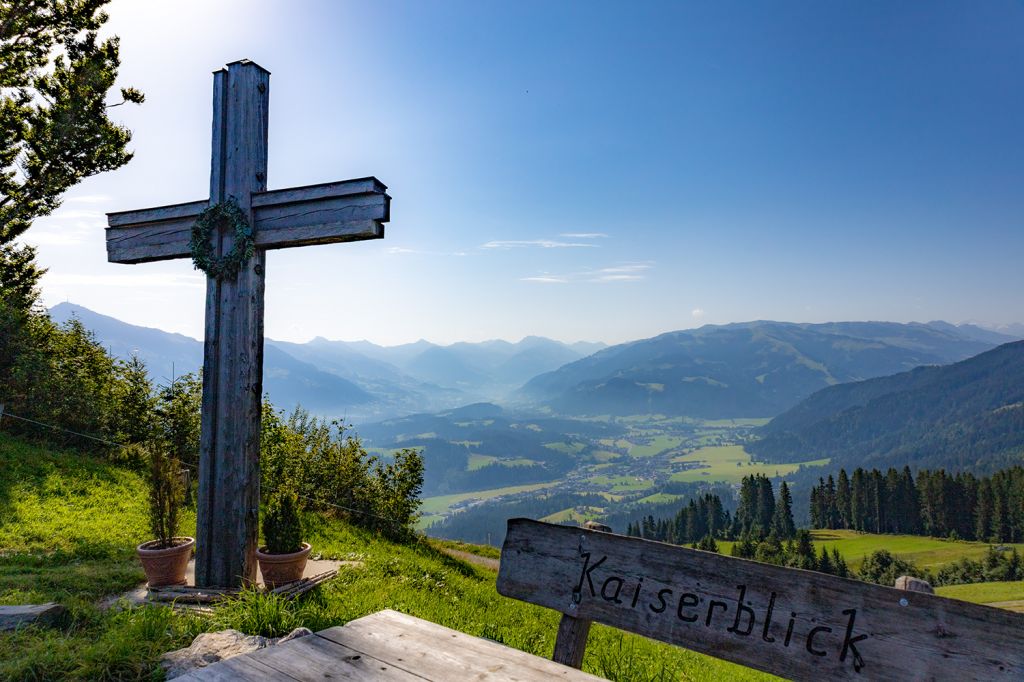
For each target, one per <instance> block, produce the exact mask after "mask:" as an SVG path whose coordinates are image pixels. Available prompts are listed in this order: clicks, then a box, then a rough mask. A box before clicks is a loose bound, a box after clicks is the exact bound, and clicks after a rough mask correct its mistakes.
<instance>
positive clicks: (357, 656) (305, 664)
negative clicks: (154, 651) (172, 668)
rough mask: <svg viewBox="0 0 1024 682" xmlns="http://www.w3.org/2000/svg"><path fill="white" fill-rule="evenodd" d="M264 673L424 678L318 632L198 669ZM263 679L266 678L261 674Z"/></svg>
mask: <svg viewBox="0 0 1024 682" xmlns="http://www.w3.org/2000/svg"><path fill="white" fill-rule="evenodd" d="M257 666H258V668H259V672H258V673H257V674H262V672H263V671H264V670H271V671H273V672H274V675H275V676H272V677H271V678H270V679H287V680H303V681H308V682H312V681H313V680H325V679H335V680H395V681H396V682H422V680H423V678H422V677H420V676H418V675H414V674H411V673H409V672H407V671H405V670H403V669H402V668H400V667H397V666H395V665H393V664H391V663H389V662H387V661H382V660H379V659H376V658H373V657H372V656H368V655H366V654H364V653H362V652H360V651H356V650H354V649H351V648H349V647H346V646H343V645H340V644H337V643H335V642H332V641H330V640H328V639H324V638H322V637H319V636H317V635H312V636H307V637H302V638H299V639H295V640H292V641H289V642H285V643H284V644H278V645H276V646H271V647H267V648H265V649H260V650H259V651H254V652H252V653H251V654H245V655H243V656H237V657H235V658H231V659H228V660H226V661H223V662H221V663H216V664H214V665H212V666H209V667H208V668H205V669H202V670H199V671H196V672H195V673H194V675H195V678H194V679H197V680H207V679H222V675H223V671H222V669H225V668H226V669H230V672H231V673H232V674H233V675H234V676H233V677H230V678H228V679H234V680H238V679H246V680H247V679H250V678H249V677H247V670H246V668H256V667H257ZM261 679H262V678H261Z"/></svg>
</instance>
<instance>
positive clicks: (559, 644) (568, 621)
mask: <svg viewBox="0 0 1024 682" xmlns="http://www.w3.org/2000/svg"><path fill="white" fill-rule="evenodd" d="M588 635H590V621H589V620H581V619H579V618H573V617H572V616H567V615H565V614H563V615H562V620H561V621H559V623H558V634H557V635H556V636H555V651H554V653H553V654H551V660H553V661H555V662H556V663H561V664H562V665H568V666H571V667H573V668H579V667H581V666H582V665H583V654H585V653H586V651H587V636H588Z"/></svg>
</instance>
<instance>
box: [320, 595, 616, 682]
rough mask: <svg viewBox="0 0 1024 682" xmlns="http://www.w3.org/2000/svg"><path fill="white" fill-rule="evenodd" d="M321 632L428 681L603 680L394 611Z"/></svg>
mask: <svg viewBox="0 0 1024 682" xmlns="http://www.w3.org/2000/svg"><path fill="white" fill-rule="evenodd" d="M317 634H318V635H319V636H321V637H324V638H326V639H330V640H331V641H333V642H336V643H338V644H342V645H345V646H347V647H349V648H351V649H355V650H356V651H360V652H362V653H364V654H367V655H370V656H373V657H374V658H376V659H378V660H382V661H387V662H389V663H391V664H392V665H395V666H398V667H401V668H403V669H404V670H406V671H409V672H411V673H414V674H416V675H419V676H420V677H424V678H426V679H428V680H439V681H440V680H445V681H447V680H456V679H458V680H492V681H494V682H499V681H503V680H522V681H523V682H534V681H535V682H541V681H544V682H547V681H549V680H571V681H573V682H576V681H579V682H584V681H590V682H596V681H597V680H599V679H601V678H598V677H594V676H593V675H590V674H587V673H584V672H581V671H579V670H576V669H574V668H570V667H568V666H564V665H560V664H558V663H555V662H554V661H549V660H547V659H545V658H540V657H539V656H534V655H532V654H528V653H525V652H523V651H519V650H518V649H512V648H511V647H507V646H505V645H503V644H498V643H497V642H492V641H490V640H486V639H480V638H479V637H472V636H470V635H467V634H465V633H462V632H458V631H456V630H451V629H449V628H446V627H442V626H440V625H436V624H434V623H430V622H427V621H425V620H421V619H419V618H414V617H413V616H408V615H406V614H403V613H398V612H396V611H380V612H378V613H374V614H372V615H369V616H365V617H364V618H359V619H358V620H354V621H352V622H350V623H348V624H347V625H345V626H344V627H335V628H329V629H327V630H323V631H322V632H319V633H317Z"/></svg>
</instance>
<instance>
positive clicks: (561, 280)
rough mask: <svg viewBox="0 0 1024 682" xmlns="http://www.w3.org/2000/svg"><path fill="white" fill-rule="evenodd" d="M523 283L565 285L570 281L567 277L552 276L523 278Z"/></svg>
mask: <svg viewBox="0 0 1024 682" xmlns="http://www.w3.org/2000/svg"><path fill="white" fill-rule="evenodd" d="M520 281H522V282H537V283H538V284H565V283H567V282H568V281H569V280H568V279H566V278H565V277H558V276H551V275H538V276H536V277H522V278H521V279H520Z"/></svg>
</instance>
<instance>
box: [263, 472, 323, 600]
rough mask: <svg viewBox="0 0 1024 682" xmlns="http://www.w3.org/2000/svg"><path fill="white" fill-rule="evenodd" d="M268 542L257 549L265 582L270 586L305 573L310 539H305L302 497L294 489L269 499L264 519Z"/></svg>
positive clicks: (266, 540) (287, 581) (281, 492)
mask: <svg viewBox="0 0 1024 682" xmlns="http://www.w3.org/2000/svg"><path fill="white" fill-rule="evenodd" d="M260 525H261V527H262V530H263V541H264V543H265V544H264V545H263V546H262V547H260V548H259V550H257V552H256V557H257V558H258V559H259V562H260V572H261V573H262V574H263V582H264V584H266V586H267V587H269V588H274V587H276V586H277V585H282V584H284V583H289V582H292V581H295V580H298V579H300V578H301V577H302V573H303V571H304V570H305V568H306V559H307V558H308V557H309V551H310V546H309V543H306V542H303V541H302V535H303V529H302V519H301V517H300V516H299V502H298V497H297V495H296V494H295V492H294V491H292V490H280V491H278V492H275V493H274V494H272V495H271V496H270V499H268V500H267V506H266V509H265V510H264V512H263V519H262V523H261V524H260Z"/></svg>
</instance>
